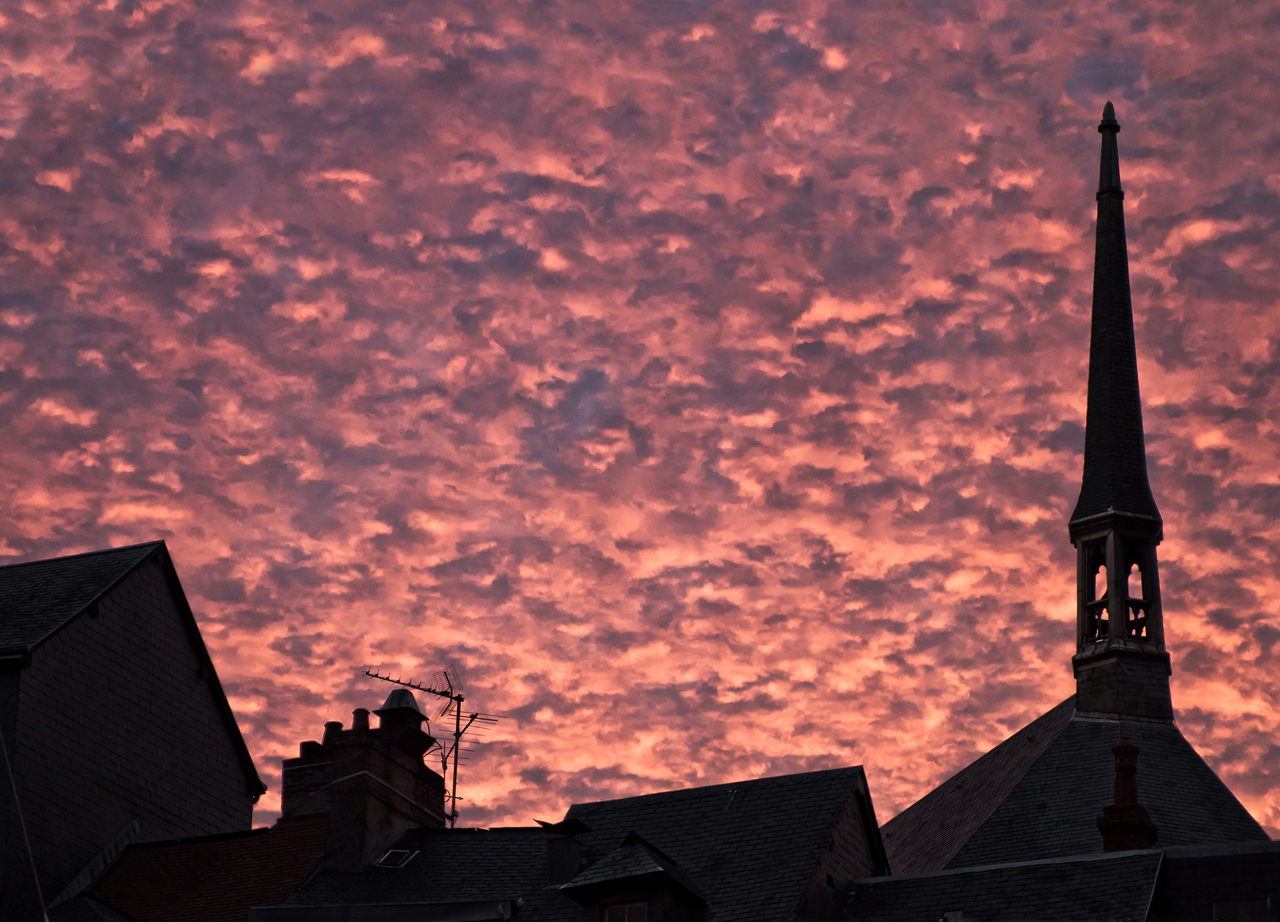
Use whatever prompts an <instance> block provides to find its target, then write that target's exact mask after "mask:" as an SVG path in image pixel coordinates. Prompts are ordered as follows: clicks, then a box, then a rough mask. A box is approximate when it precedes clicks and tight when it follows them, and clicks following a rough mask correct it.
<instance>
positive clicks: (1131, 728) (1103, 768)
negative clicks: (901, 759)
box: [881, 696, 1268, 873]
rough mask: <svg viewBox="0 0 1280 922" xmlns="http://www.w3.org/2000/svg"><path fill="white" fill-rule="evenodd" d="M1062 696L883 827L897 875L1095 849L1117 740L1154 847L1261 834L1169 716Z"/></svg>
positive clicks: (1108, 799)
mask: <svg viewBox="0 0 1280 922" xmlns="http://www.w3.org/2000/svg"><path fill="white" fill-rule="evenodd" d="M1074 703H1075V699H1074V696H1073V697H1072V698H1068V699H1067V700H1066V701H1064V702H1062V703H1061V704H1059V705H1058V706H1057V707H1055V708H1054V709H1053V710H1051V711H1049V712H1048V713H1046V714H1045V715H1043V716H1042V717H1040V718H1038V719H1037V720H1035V721H1033V722H1032V723H1030V724H1028V725H1027V726H1026V727H1024V728H1023V729H1021V730H1019V731H1018V732H1017V733H1015V734H1014V735H1013V736H1012V737H1010V738H1009V739H1007V740H1005V741H1004V742H1003V743H1001V744H1000V745H999V746H997V747H996V748H995V749H992V750H991V751H990V752H988V753H987V754H986V755H984V756H982V757H981V758H979V759H977V760H976V761H975V762H973V763H972V764H971V765H969V766H968V767H966V768H964V769H961V770H960V771H959V772H957V773H956V774H955V775H953V776H952V777H951V778H949V779H948V780H947V781H945V782H943V783H942V784H940V785H939V786H938V787H937V788H935V789H934V790H933V791H931V792H930V793H928V794H926V795H925V796H924V797H922V798H920V800H918V801H917V802H916V803H914V804H912V805H911V806H910V807H908V808H907V809H906V810H904V811H902V812H901V813H900V814H898V815H897V816H895V817H894V818H893V819H892V820H890V821H889V822H887V823H885V825H884V828H883V829H882V830H881V833H882V835H883V837H884V843H885V849H886V851H887V852H888V854H889V865H890V867H891V868H892V869H893V871H894V873H912V872H926V871H940V870H942V869H944V868H960V867H972V866H976V865H985V864H999V863H1005V862H1010V861H1015V860H1035V859H1044V858H1057V857H1064V856H1067V855H1081V854H1088V853H1091V852H1099V851H1101V848H1102V837H1101V835H1100V833H1099V832H1098V827H1097V824H1096V819H1097V817H1098V816H1099V815H1100V814H1101V813H1102V807H1103V806H1104V805H1105V804H1109V803H1111V800H1112V793H1113V787H1114V783H1115V763H1114V759H1113V757H1112V754H1111V747H1113V746H1114V745H1115V744H1116V742H1117V741H1118V740H1119V739H1120V738H1121V737H1122V736H1125V737H1128V738H1129V739H1131V740H1133V741H1134V742H1135V743H1137V745H1138V749H1139V756H1138V798H1139V800H1140V801H1141V803H1142V804H1143V806H1145V807H1146V808H1147V812H1148V813H1149V814H1150V815H1151V820H1152V822H1154V823H1155V825H1156V829H1157V832H1158V835H1159V839H1158V841H1157V843H1156V844H1157V845H1158V846H1161V847H1163V846H1175V845H1204V844H1211V843H1219V842H1237V841H1255V842H1258V841H1267V840H1268V837H1267V834H1266V832H1264V831H1263V829H1262V827H1261V826H1259V825H1258V823H1257V821H1256V820H1254V818H1253V817H1252V816H1250V815H1249V812H1248V811H1247V810H1245V808H1244V806H1243V805H1241V803H1240V802H1239V801H1238V800H1236V798H1235V795H1233V794H1232V793H1231V791H1230V790H1229V789H1228V788H1227V786H1226V785H1224V784H1223V783H1222V781H1221V780H1220V779H1219V778H1218V776H1217V775H1215V774H1214V772H1213V770H1212V769H1211V768H1209V766H1208V765H1206V764H1205V761H1204V760H1203V759H1202V758H1200V756H1199V754H1198V753H1197V752H1196V751H1195V749H1193V748H1192V746H1191V744H1190V743H1188V742H1187V740H1186V738H1185V737H1183V735H1182V733H1181V731H1179V730H1178V728H1177V727H1176V726H1175V725H1173V724H1159V723H1136V722H1122V721H1114V720H1095V719H1090V718H1083V717H1077V716H1075V708H1074Z"/></svg>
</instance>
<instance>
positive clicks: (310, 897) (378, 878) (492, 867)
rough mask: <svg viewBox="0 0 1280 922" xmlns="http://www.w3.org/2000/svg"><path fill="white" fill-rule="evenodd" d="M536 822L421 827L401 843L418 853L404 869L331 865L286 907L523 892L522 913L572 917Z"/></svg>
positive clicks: (486, 897)
mask: <svg viewBox="0 0 1280 922" xmlns="http://www.w3.org/2000/svg"><path fill="white" fill-rule="evenodd" d="M551 837H552V833H549V832H547V830H545V829H543V828H541V827H537V826H533V827H528V826H511V827H506V828H501V829H464V828H459V829H415V830H413V831H411V832H408V833H406V834H405V835H404V836H403V837H402V838H401V839H400V840H399V841H397V842H396V844H395V847H396V848H398V849H406V850H408V851H409V852H410V853H412V854H414V856H413V858H412V859H410V861H409V862H408V863H407V864H406V865H405V866H404V867H400V868H381V867H377V866H376V865H375V866H373V867H368V868H366V869H364V870H363V871H359V872H345V871H325V872H323V873H321V874H319V875H317V876H316V878H315V879H314V880H313V881H311V882H310V883H308V884H307V885H306V886H305V887H303V888H302V889H300V890H298V891H297V892H296V893H294V894H293V896H291V897H290V898H289V899H287V900H285V905H286V906H332V905H335V904H344V905H353V904H354V905H368V904H371V903H383V904H388V903H401V904H414V903H479V902H484V901H498V900H517V899H522V898H523V899H525V901H526V906H525V907H522V910H521V918H534V919H543V918H545V919H555V918H571V917H572V916H571V914H572V913H578V912H580V911H581V910H580V908H579V907H578V904H577V903H575V902H573V901H572V900H571V899H569V897H567V896H565V895H564V894H562V893H560V892H559V891H558V890H557V889H555V887H554V886H553V885H552V883H551V881H550V880H549V878H548V862H547V840H548V839H549V838H551Z"/></svg>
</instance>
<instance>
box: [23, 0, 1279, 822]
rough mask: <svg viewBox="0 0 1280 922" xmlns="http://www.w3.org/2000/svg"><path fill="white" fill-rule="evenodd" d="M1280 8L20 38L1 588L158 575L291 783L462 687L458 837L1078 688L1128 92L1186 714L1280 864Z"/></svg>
mask: <svg viewBox="0 0 1280 922" xmlns="http://www.w3.org/2000/svg"><path fill="white" fill-rule="evenodd" d="M1277 31H1280V13H1277V10H1276V6H1275V4H1274V2H1272V0H1254V2H1250V0H1238V2H1233V3H1230V4H1218V3H1213V4H1210V3H1174V2H1168V0H1156V2H1149V3H1141V4H1138V3H1134V4H1127V3H1124V2H1116V3H1111V4H1101V3H1095V4H1089V3H1073V4H1047V3H1041V2H1033V0H1028V2H1001V0H989V2H983V0H975V2H970V0H956V2H950V0H939V2H933V3H928V2H919V3H911V2H907V3H901V2H893V3H887V2H886V3H851V2H840V0H831V2H823V0H794V2H777V3H772V2H757V0H732V2H702V0H680V2H659V0H654V2H635V3H625V2H622V0H618V2H605V3H601V2H598V0H595V2H583V3H576V2H561V3H557V2H515V0H509V2H504V3H494V4H481V3H470V2H464V3H445V2H426V0H383V2H380V0H371V2H355V0H353V2H341V0H333V2H316V0H312V2H284V0H261V2H255V0H224V2H219V3H203V2H198V0H178V2H167V0H136V2H134V0H117V2H112V0H103V2H83V3H81V2H56V0H26V2H22V0H15V2H12V3H7V4H5V5H4V11H3V13H2V14H0V45H2V47H0V90H2V93H0V425H2V426H3V433H4V436H3V448H0V482H2V484H3V491H4V499H3V503H0V555H5V557H6V559H8V560H9V561H19V560H27V559H36V558H41V557H47V556H53V555H57V554H62V553H71V552H76V551H82V550H89V549H95V548H101V547H108V546H117V545H123V544H129V543H136V542H141V541H146V540H151V539H156V538H163V539H164V540H165V541H166V542H168V545H169V548H170V550H171V552H172V554H173V556H174V559H175V561H176V563H177V566H178V571H179V573H180V575H181V577H182V579H183V582H184V584H185V586H186V588H187V591H188V593H189V594H190V596H191V600H192V603H193V606H194V607H195V609H196V610H197V615H198V617H199V618H200V622H201V626H202V629H203V631H204V634H205V638H206V640H207V642H208V644H209V646H210V648H211V651H212V653H213V656H214V660H215V662H216V664H217V667H218V670H219V673H220V675H221V677H222V680H223V683H224V685H225V687H226V689H227V692H228V694H229V695H230V697H231V700H232V703H233V705H234V707H235V710H236V713H237V716H238V717H239V719H240V723H241V726H242V727H243V729H244V731H245V734H246V737H247V739H248V742H249V746H250V748H251V750H252V752H253V753H254V755H255V758H256V759H257V761H258V766H259V771H260V772H261V773H262V775H263V777H264V779H265V780H267V781H268V782H269V783H270V784H271V792H270V793H269V794H268V795H266V796H265V797H264V799H263V801H262V804H261V806H262V808H263V809H262V810H261V811H260V812H259V814H258V819H259V821H262V822H269V821H271V820H272V819H273V816H274V814H273V811H274V810H276V809H278V803H279V801H278V792H279V760H280V758H281V757H282V756H285V755H290V754H294V753H296V746H297V744H298V742H299V741H300V740H303V739H307V738H314V737H316V736H318V735H319V734H320V732H321V730H322V727H321V725H322V723H323V722H324V721H325V720H330V719H346V720H349V719H350V718H349V714H350V710H351V708H353V707H357V706H370V705H372V706H376V705H377V704H378V703H379V702H380V701H381V699H382V698H383V697H384V696H385V694H386V693H387V691H388V686H386V685H382V684H379V683H376V682H373V681H371V680H368V679H365V678H362V677H361V676H360V672H361V670H362V669H363V668H364V667H365V666H366V665H368V666H372V667H374V668H380V669H383V670H389V671H391V672H393V673H395V674H399V675H403V676H406V677H409V676H416V677H419V678H422V679H430V677H431V673H432V672H433V671H434V670H435V669H437V668H439V667H440V666H441V665H443V664H445V663H456V664H457V666H458V667H459V669H460V670H461V671H462V672H463V674H464V678H465V681H466V688H467V691H468V693H469V702H471V703H474V704H475V706H477V707H478V708H481V709H483V710H485V711H489V712H493V713H499V714H504V715H508V717H507V719H506V720H504V721H502V722H501V723H499V724H498V726H497V728H496V730H495V732H494V733H492V734H491V735H490V737H489V739H490V742H489V743H488V744H486V745H484V746H482V747H479V748H478V749H477V751H476V752H475V753H474V760H473V761H472V762H471V763H469V764H465V765H464V766H463V770H462V783H461V792H462V794H463V796H464V798H465V800H464V801H463V802H462V804H461V807H462V811H463V822H464V823H469V824H482V825H483V824H491V823H499V822H521V823H527V822H529V820H530V819H531V818H533V817H541V818H556V817H558V816H559V815H561V813H562V812H563V810H564V809H565V807H566V806H567V805H568V804H569V803H570V802H572V801H573V800H575V799H595V798H603V797H608V796H619V795H625V794H631V793H638V792H643V791H651V790H660V789H665V788H670V787H677V786H684V785H693V784H700V783H710V782H716V781H725V780H732V779H735V778H744V777H751V776H758V775H762V774H776V773H783V772H791V771H802V770H807V769H817V768H825V767H832V766H838V765H848V764H858V763H861V764H865V765H866V766H867V768H868V773H869V776H870V781H871V785H872V791H873V795H874V797H875V800H876V806H877V810H878V812H879V816H880V819H881V820H882V821H883V820H885V819H887V818H889V817H890V816H892V815H893V814H894V813H896V812H897V811H898V810H900V809H902V807H904V806H906V805H907V804H909V803H911V802H912V801H913V800H914V799H915V798H916V797H918V796H919V795H920V794H922V793H923V792H924V791H926V790H927V789H929V788H930V787H931V786H932V785H933V784H935V783H937V782H938V781H940V780H941V779H942V778H944V777H945V776H946V775H948V774H949V773H950V772H952V771H953V770H955V769H956V768H958V767H960V766H962V765H963V764H965V763H966V762H967V761H969V760H970V759H972V758H973V757H974V756H975V755H977V754H978V753H980V752H982V751H984V750H985V749H987V748H989V747H990V746H992V745H993V744H995V743H996V742H998V741H999V740H1001V739H1002V738H1003V737H1005V736H1006V735H1007V734H1008V733H1010V732H1011V731H1013V730H1015V729H1017V728H1018V727H1020V726H1021V725H1023V724H1024V723H1025V722H1027V721H1028V720H1030V719H1031V718H1033V717H1034V716H1036V715H1038V714H1039V713H1040V712H1042V711H1043V710H1045V709H1047V708H1048V707H1050V706H1051V705H1053V704H1055V703H1056V702H1058V701H1059V700H1061V699H1062V698H1063V697H1065V696H1067V695H1068V694H1070V693H1071V692H1072V690H1073V682H1072V679H1071V669H1070V662H1069V660H1070V656H1071V654H1072V652H1074V647H1073V643H1074V552H1073V550H1072V548H1071V545H1070V543H1069V542H1068V539H1067V530H1066V518H1067V516H1068V514H1069V512H1070V509H1071V506H1072V504H1073V502H1074V500H1075V496H1076V493H1077V491H1078V489H1079V482H1080V481H1079V476H1080V464H1081V450H1082V446H1083V422H1084V410H1085V405H1084V395H1085V375H1086V361H1087V350H1088V308H1089V286H1090V284H1091V263H1092V257H1093V249H1092V248H1093V244H1092V232H1093V228H1092V221H1093V209H1094V197H1093V191H1094V189H1095V188H1096V183H1097V158H1098V147H1099V136H1098V134H1097V132H1096V130H1095V128H1096V125H1097V122H1098V119H1099V116H1100V113H1101V110H1102V105H1103V103H1104V102H1105V101H1106V100H1107V99H1112V100H1114V102H1115V104H1116V109H1117V114H1118V117H1119V120H1120V122H1121V124H1122V125H1123V130H1122V132H1121V134H1120V137H1119V140H1120V151H1121V171H1122V175H1123V178H1124V182H1125V186H1126V189H1127V198H1126V200H1125V207H1126V209H1127V218H1128V230H1129V242H1130V257H1131V270H1132V275H1133V286H1134V303H1135V316H1136V325H1137V335H1138V350H1139V366H1140V371H1141V375H1142V385H1143V398H1144V404H1145V414H1146V417H1145V418H1146V426H1147V445H1148V452H1149V455H1150V464H1151V480H1152V485H1153V488H1154V490H1155V494H1156V497H1157V499H1158V501H1159V503H1160V506H1161V509H1162V511H1163V513H1164V518H1165V523H1166V528H1165V531H1166V541H1165V543H1164V545H1163V546H1162V547H1161V551H1160V553H1161V566H1162V577H1163V584H1164V599H1165V611H1166V614H1165V618H1166V624H1167V633H1168V638H1169V643H1170V647H1171V650H1172V654H1173V661H1174V677H1173V687H1174V703H1175V707H1177V709H1178V718H1179V723H1180V725H1181V727H1182V728H1183V731H1184V732H1185V733H1186V734H1187V736H1188V737H1189V738H1190V739H1191V740H1192V742H1193V743H1194V744H1195V745H1196V746H1197V747H1198V748H1199V749H1200V751H1201V752H1202V753H1204V754H1205V756H1206V757H1207V758H1208V759H1209V761H1210V763H1211V764H1212V765H1213V766H1214V767H1215V768H1216V769H1217V770H1218V771H1219V773H1220V774H1221V775H1222V776H1223V778H1224V779H1225V780H1226V781H1227V783H1228V784H1229V785H1230V786H1231V787H1232V788H1233V789H1234V790H1235V791H1236V792H1237V794H1238V795H1239V796H1240V797H1241V799H1242V800H1243V801H1244V803H1245V804H1246V805H1247V806H1248V807H1249V808H1250V809H1251V810H1252V811H1253V813H1254V815H1255V816H1257V817H1258V818H1259V820H1260V821H1262V822H1263V823H1264V824H1265V825H1266V826H1267V827H1268V828H1269V830H1270V831H1271V833H1272V835H1280V745H1278V744H1280V703H1277V702H1278V701H1280V678H1278V677H1280V552H1278V551H1277V541H1280V523H1278V522H1277V517H1278V516H1280V428H1278V427H1280V412H1278V411H1277V402H1278V398H1280V394H1278V393H1277V391H1278V390H1280V312H1278V311H1277V300H1278V298H1280V295H1278V294H1277V292H1280V261H1278V259H1277V253H1278V252H1280V166H1278V164H1280V129H1278V128H1277V120H1276V117H1275V113H1276V112H1277V111H1280V73H1278V70H1280V65H1278V64H1277V58H1276V56H1275V53H1274V47H1273V43H1272V42H1271V39H1270V37H1271V36H1274V35H1275V34H1276V32H1277Z"/></svg>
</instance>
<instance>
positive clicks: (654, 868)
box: [560, 832, 702, 899]
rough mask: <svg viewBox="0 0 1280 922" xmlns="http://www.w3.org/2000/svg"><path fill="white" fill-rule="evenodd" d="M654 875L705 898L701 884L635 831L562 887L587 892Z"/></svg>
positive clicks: (567, 891)
mask: <svg viewBox="0 0 1280 922" xmlns="http://www.w3.org/2000/svg"><path fill="white" fill-rule="evenodd" d="M650 875H661V876H663V877H665V878H666V879H668V880H671V881H674V882H675V883H676V884H678V885H679V886H680V887H682V888H684V890H685V891H687V892H688V893H690V894H692V895H693V896H695V897H697V898H698V899H702V894H701V893H700V892H698V886H697V884H695V883H694V882H693V881H691V880H690V879H689V878H688V877H686V876H685V875H684V874H683V873H682V872H681V870H680V866H679V865H678V864H676V863H675V862H674V861H673V860H671V858H670V857H669V856H668V855H665V854H663V853H662V851H661V850H660V849H657V848H654V847H653V846H652V845H650V844H649V843H648V842H646V841H645V840H644V839H643V838H642V837H641V836H638V835H636V834H635V833H634V832H633V833H631V834H630V835H629V836H627V837H626V839H624V840H623V842H622V844H621V845H619V846H618V847H617V848H615V849H614V850H613V851H611V852H610V853H609V854H607V855H605V856H604V857H603V858H601V859H600V860H599V861H597V862H596V863H595V864H592V865H590V866H588V867H587V868H585V869H583V870H582V871H581V872H580V873H579V874H577V875H576V876H574V878H573V879H572V880H571V881H569V882H568V883H567V884H563V885H561V887H560V889H561V890H563V891H565V892H566V893H572V892H573V891H575V890H578V891H586V890H588V889H589V888H592V887H594V886H595V885H596V884H603V883H614V882H617V881H622V880H633V879H635V878H639V877H648V876H650Z"/></svg>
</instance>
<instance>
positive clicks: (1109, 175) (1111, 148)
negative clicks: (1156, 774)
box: [1068, 102, 1173, 721]
mask: <svg viewBox="0 0 1280 922" xmlns="http://www.w3.org/2000/svg"><path fill="white" fill-rule="evenodd" d="M1098 131H1099V132H1100V133H1101V134H1102V162H1101V169H1100V172H1099V179H1098V196H1097V201H1098V233H1097V245H1096V249H1095V251H1094V269H1093V318H1092V325H1091V328H1090V337H1089V409H1088V413H1087V416H1086V420H1085V447H1084V478H1083V482H1082V484H1081V487H1080V498H1079V500H1078V501H1077V502H1076V508H1075V511H1074V512H1073V513H1072V514H1071V521H1070V523H1069V526H1068V528H1069V531H1070V535H1071V543H1072V544H1074V545H1075V547H1076V555H1077V567H1076V574H1077V576H1076V578H1077V593H1076V595H1077V609H1076V619H1077V620H1076V655H1075V656H1074V657H1073V658H1072V665H1073V668H1074V671H1075V676H1076V712H1077V713H1079V714H1082V715H1093V716H1097V717H1112V718H1117V719H1121V718H1123V719H1132V718H1137V719H1146V720H1159V721H1170V720H1172V719H1173V704H1172V702H1171V701H1170V698H1169V675H1170V672H1171V670H1170V665H1169V654H1168V653H1167V652H1166V651H1165V647H1164V625H1163V621H1162V613H1161V607H1160V577H1159V570H1158V567H1157V564H1156V545H1158V544H1159V543H1160V541H1161V539H1162V538H1163V537H1164V523H1163V521H1162V520H1161V518H1160V510H1159V509H1157V508H1156V501H1155V498H1154V497H1153V496H1152V495H1151V487H1150V485H1149V484H1148V482H1147V455H1146V446H1145V444H1144V439H1143V431H1142V402H1141V399H1140V397H1139V394H1138V359H1137V350H1136V348H1135V345H1134V336H1133V306H1132V303H1131V301H1130V294H1129V255H1128V250H1127V247H1126V244H1125V235H1124V192H1123V191H1122V190H1121V188H1120V156H1119V150H1118V147H1117V144H1116V135H1117V134H1118V133H1119V131H1120V124H1119V122H1117V121H1116V117H1115V109H1114V108H1113V107H1112V105H1111V103H1109V102H1108V103H1107V105H1106V108H1105V109H1104V110H1103V113H1102V123H1101V124H1100V125H1099V126H1098ZM1102 567H1105V568H1106V581H1105V584H1104V585H1103V587H1101V591H1100V587H1097V586H1096V585H1095V581H1096V580H1097V577H1098V573H1099V570H1100V569H1101V568H1102ZM1135 567H1136V568H1137V570H1138V572H1139V573H1140V574H1141V580H1140V587H1141V588H1140V589H1139V590H1138V594H1136V595H1135V594H1132V593H1131V592H1130V591H1129V582H1130V580H1129V574H1130V571H1131V570H1133V569H1134V568H1135Z"/></svg>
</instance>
